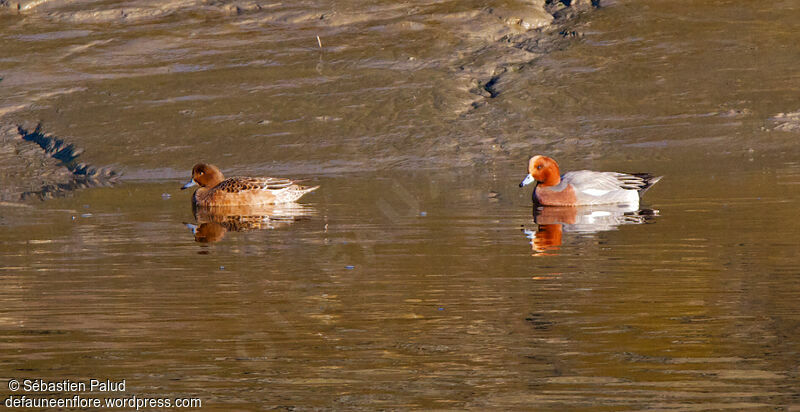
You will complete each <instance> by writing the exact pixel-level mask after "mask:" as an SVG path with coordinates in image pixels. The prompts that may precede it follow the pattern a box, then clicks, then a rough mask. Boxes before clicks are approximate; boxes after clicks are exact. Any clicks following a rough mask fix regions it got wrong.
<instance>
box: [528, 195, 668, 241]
mask: <svg viewBox="0 0 800 412" xmlns="http://www.w3.org/2000/svg"><path fill="white" fill-rule="evenodd" d="M657 215H658V211H657V210H652V209H639V208H638V207H634V206H630V205H626V204H609V205H594V206H574V207H559V206H534V208H533V221H534V223H536V224H537V228H536V231H533V230H529V229H523V232H524V233H525V235H526V236H527V237H528V239H530V240H531V246H532V248H533V250H534V252H539V253H542V252H548V251H553V250H558V249H559V246H561V237H562V233H563V232H568V233H569V232H573V233H595V232H603V231H607V230H616V229H617V227H618V226H620V225H638V224H642V223H648V222H650V221H651V220H652V219H653V217H654V216H657Z"/></svg>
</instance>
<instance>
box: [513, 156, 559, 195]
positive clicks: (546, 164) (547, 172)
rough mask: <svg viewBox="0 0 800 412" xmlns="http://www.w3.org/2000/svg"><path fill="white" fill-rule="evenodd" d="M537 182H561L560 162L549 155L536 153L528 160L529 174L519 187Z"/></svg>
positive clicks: (550, 184) (543, 184) (544, 184)
mask: <svg viewBox="0 0 800 412" xmlns="http://www.w3.org/2000/svg"><path fill="white" fill-rule="evenodd" d="M533 182H536V183H537V184H539V185H542V186H555V185H557V184H559V183H561V172H560V171H559V170H558V163H556V161H555V160H553V159H551V158H549V157H547V156H541V155H536V156H533V157H531V160H530V161H528V175H527V176H525V179H524V180H523V181H522V183H520V184H519V187H523V186H527V185H529V184H531V183H533Z"/></svg>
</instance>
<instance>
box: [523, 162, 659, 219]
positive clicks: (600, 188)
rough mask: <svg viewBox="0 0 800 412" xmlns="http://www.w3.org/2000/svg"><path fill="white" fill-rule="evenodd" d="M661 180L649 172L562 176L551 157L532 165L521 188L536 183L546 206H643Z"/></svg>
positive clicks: (582, 172)
mask: <svg viewBox="0 0 800 412" xmlns="http://www.w3.org/2000/svg"><path fill="white" fill-rule="evenodd" d="M661 177H663V176H659V177H654V176H653V175H651V174H649V173H618V172H593V171H590V170H579V171H576V172H567V173H564V174H563V175H561V174H560V172H559V169H558V163H556V161H555V160H553V159H551V158H549V157H547V156H540V155H537V156H534V157H532V158H531V160H530V161H529V162H528V176H526V177H525V180H523V181H522V183H520V184H519V187H523V186H526V185H529V184H531V183H533V182H536V187H535V189H534V190H533V200H534V202H536V203H539V204H541V205H545V206H580V205H598V204H610V203H624V204H627V205H630V206H633V207H638V206H639V198H640V197H641V196H642V195H643V194H644V192H645V191H646V190H647V189H649V188H650V186H653V185H654V184H656V182H658V181H659V180H660V179H661Z"/></svg>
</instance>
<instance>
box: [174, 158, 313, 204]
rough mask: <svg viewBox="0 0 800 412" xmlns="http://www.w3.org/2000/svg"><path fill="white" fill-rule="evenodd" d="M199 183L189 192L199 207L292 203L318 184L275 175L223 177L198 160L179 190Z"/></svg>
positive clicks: (219, 172) (216, 170)
mask: <svg viewBox="0 0 800 412" xmlns="http://www.w3.org/2000/svg"><path fill="white" fill-rule="evenodd" d="M192 186H200V187H199V188H198V189H197V190H195V192H194V195H193V196H192V204H193V205H194V206H199V207H228V206H244V205H274V204H280V203H291V202H294V201H296V200H298V199H300V198H301V197H302V196H303V195H305V194H306V193H309V192H312V191H314V190H317V189H318V188H319V186H313V187H308V186H300V185H298V184H297V183H296V181H294V180H290V179H284V178H275V177H243V176H237V177H230V178H227V179H226V178H225V176H224V175H223V174H222V172H221V171H220V170H219V168H218V167H216V166H214V165H212V164H206V163H198V164H196V165H194V167H193V168H192V179H191V180H190V181H189V182H188V183H186V184H185V185H183V187H181V190H185V189H188V188H190V187H192Z"/></svg>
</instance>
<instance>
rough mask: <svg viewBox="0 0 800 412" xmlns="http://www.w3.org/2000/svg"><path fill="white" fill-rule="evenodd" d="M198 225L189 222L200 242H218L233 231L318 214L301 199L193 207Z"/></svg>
mask: <svg viewBox="0 0 800 412" xmlns="http://www.w3.org/2000/svg"><path fill="white" fill-rule="evenodd" d="M192 209H193V211H194V217H195V219H196V220H197V223H198V225H193V224H187V226H189V228H191V229H192V232H193V233H194V239H195V240H196V241H198V242H204V243H206V242H217V241H219V240H222V238H223V237H225V234H226V233H227V232H229V231H233V232H246V231H251V230H264V229H276V228H278V227H283V226H288V225H290V224H292V223H293V222H296V221H298V220H303V219H306V218H309V217H311V216H313V215H314V213H315V211H314V209H313V208H311V207H308V206H303V205H300V204H297V203H285V204H280V205H260V206H223V207H202V206H197V205H194V207H193V208H192Z"/></svg>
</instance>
